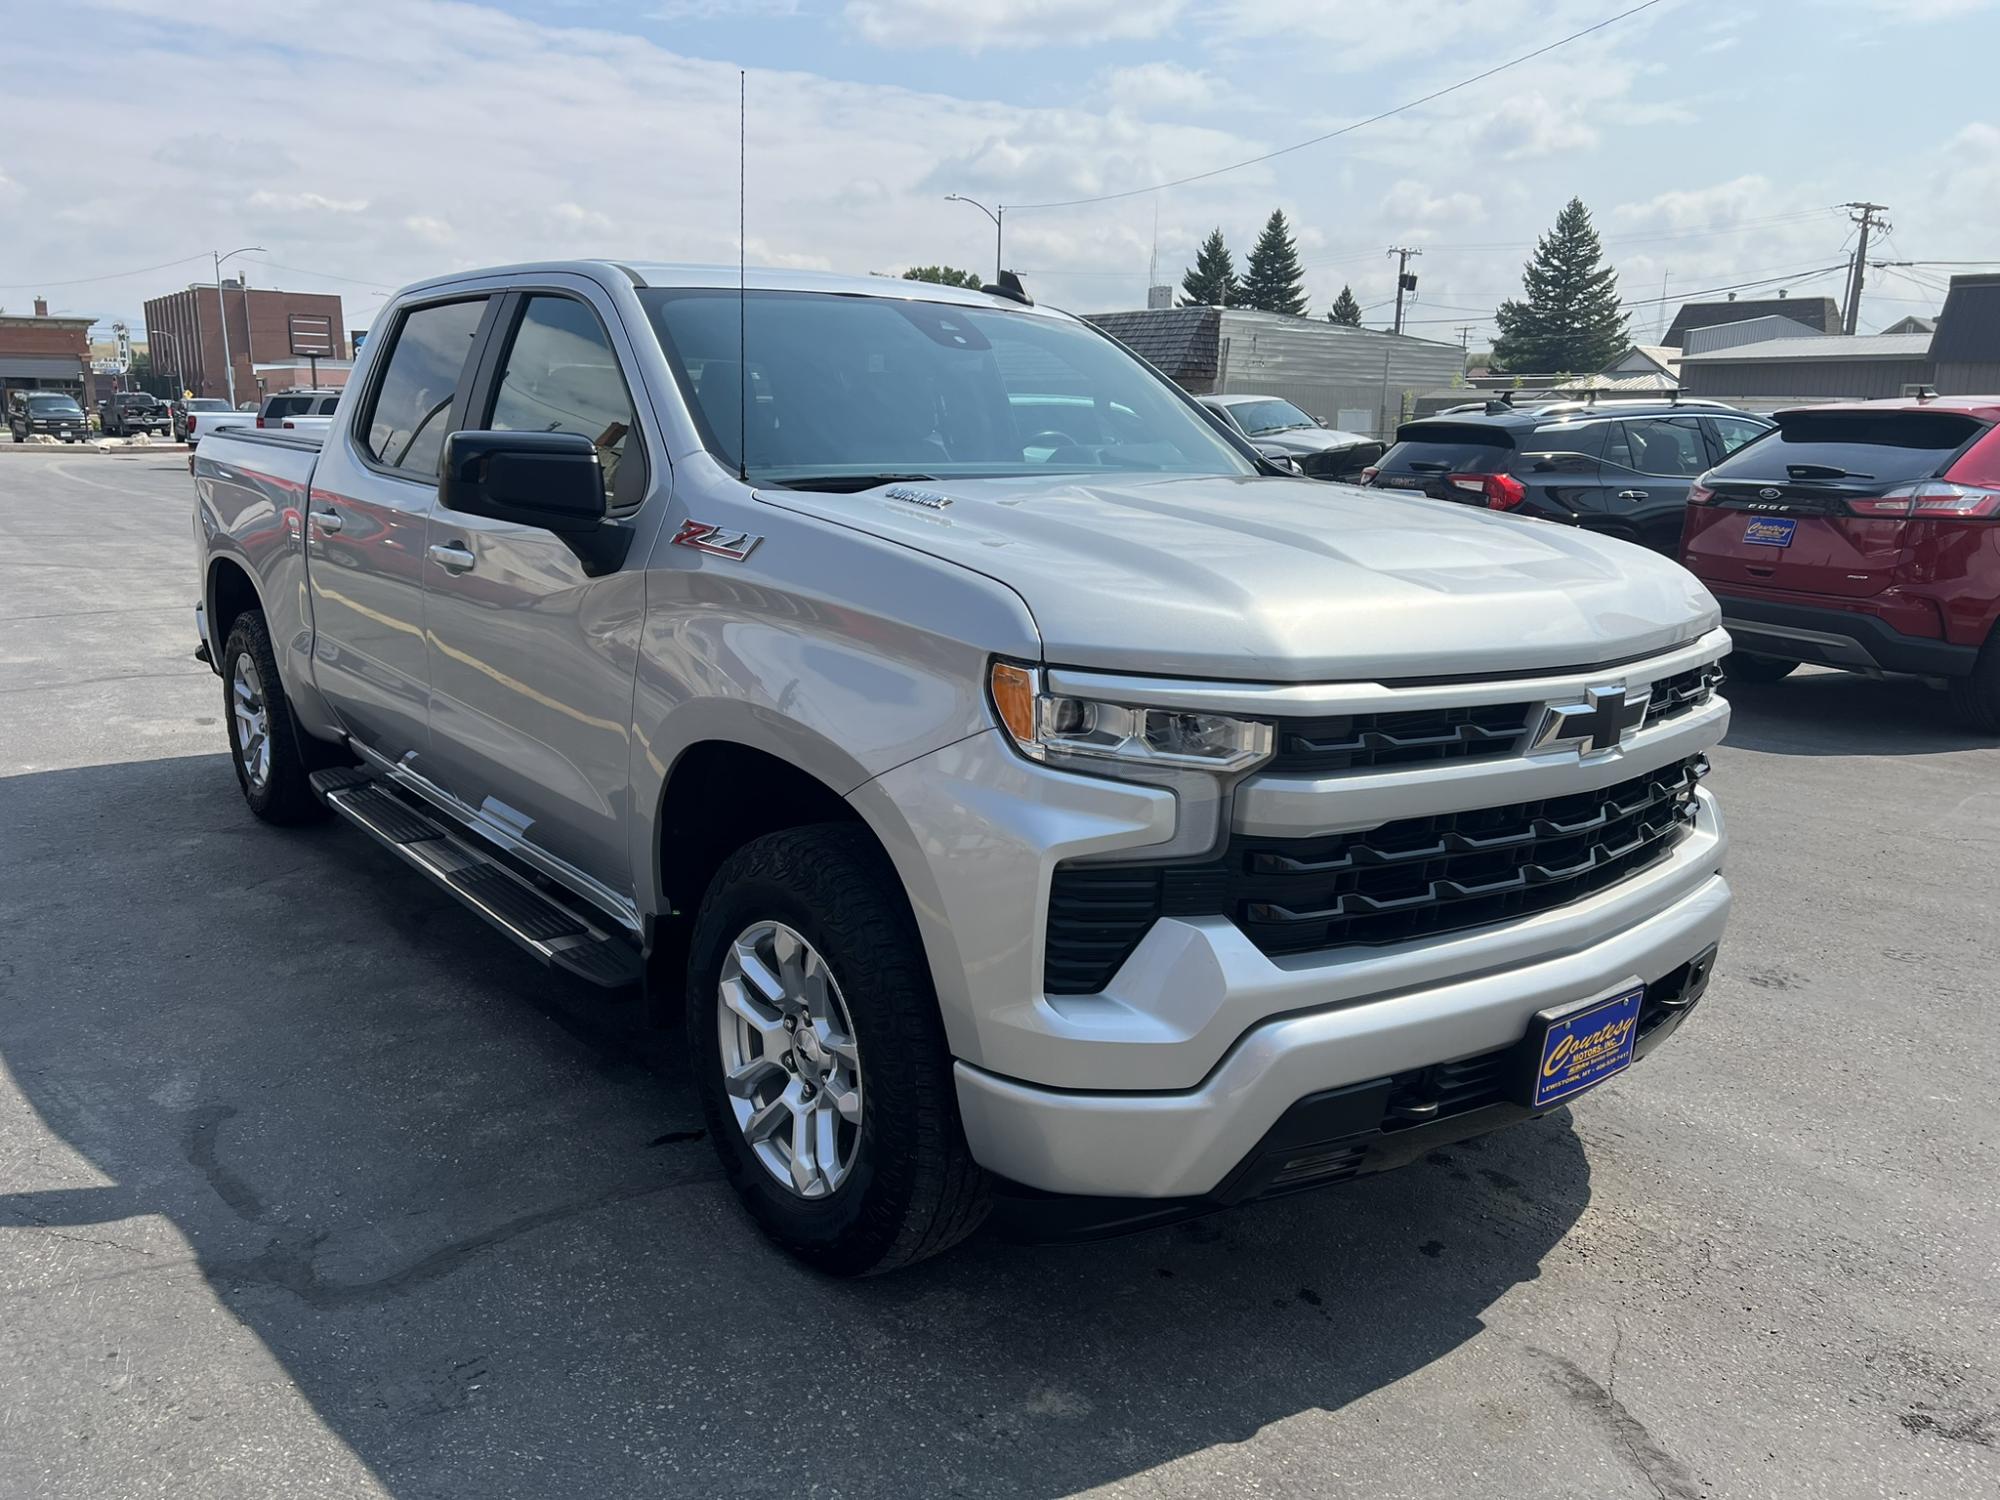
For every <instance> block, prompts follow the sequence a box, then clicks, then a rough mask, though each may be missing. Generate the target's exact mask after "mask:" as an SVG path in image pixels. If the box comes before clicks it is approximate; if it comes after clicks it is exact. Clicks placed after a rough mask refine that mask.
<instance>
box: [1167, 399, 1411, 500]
mask: <svg viewBox="0 0 2000 1500" xmlns="http://www.w3.org/2000/svg"><path fill="white" fill-rule="evenodd" d="M1195 399H1196V400H1197V401H1199V402H1200V403H1201V404H1202V405H1203V406H1205V407H1207V408H1208V409H1209V410H1210V411H1212V412H1214V413H1215V414H1216V415H1217V416H1219V417H1221V418H1222V420H1223V421H1224V422H1226V423H1228V424H1229V426H1230V427H1232V428H1234V429H1235V430H1236V431H1237V432H1239V433H1241V434H1242V435H1243V437H1244V438H1245V439H1246V440H1247V441H1248V442H1249V443H1250V444H1251V446H1252V447H1254V448H1256V450H1257V451H1258V452H1259V453H1262V454H1263V455H1264V456H1265V457H1267V458H1280V459H1290V460H1291V461H1292V462H1293V463H1295V464H1296V465H1297V466H1298V469H1299V472H1300V473H1302V474H1304V475H1306V476H1307V477H1308V478H1310V479H1346V480H1355V479H1359V478H1360V477H1361V473H1362V471H1363V470H1364V469H1366V468H1367V467H1368V465H1370V464H1372V463H1374V462H1375V460H1376V459H1378V458H1380V457H1381V456H1382V445H1381V444H1380V443H1378V442H1376V441H1375V440H1374V439H1373V438H1371V437H1368V436H1366V435H1364V434H1362V433H1358V432H1341V431H1339V430H1338V429H1337V428H1332V427H1327V426H1323V425H1322V424H1321V423H1320V421H1319V419H1318V418H1317V417H1313V416H1309V415H1307V414H1306V413H1305V412H1304V411H1301V410H1300V409H1299V408H1298V407H1296V406H1294V405H1292V403H1291V402H1289V401H1287V400H1285V399H1284V398H1283V397H1281V396H1248V395H1237V396H1197V397H1196V398H1195Z"/></svg>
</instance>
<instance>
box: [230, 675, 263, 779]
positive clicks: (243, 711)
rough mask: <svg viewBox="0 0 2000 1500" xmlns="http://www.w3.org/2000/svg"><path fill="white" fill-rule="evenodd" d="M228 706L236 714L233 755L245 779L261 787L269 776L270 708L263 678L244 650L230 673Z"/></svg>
mask: <svg viewBox="0 0 2000 1500" xmlns="http://www.w3.org/2000/svg"><path fill="white" fill-rule="evenodd" d="M229 707H230V711H231V712H232V713H233V714H234V715H235V716H236V759H237V763H238V764H239V765H241V766H242V767H243V776H244V779H245V780H247V781H248V782H249V783H250V786H251V788H252V789H253V790H256V791H262V790H263V789H264V784H265V783H266V782H267V781H269V780H270V779H271V708H270V703H269V700H268V699H266V697H265V695H264V679H263V677H262V676H261V675H259V673H258V671H257V663H256V662H254V661H252V660H251V659H250V653H249V652H247V651H244V652H239V653H238V654H237V657H236V665H235V667H234V668H232V669H231V671H230V675H229Z"/></svg>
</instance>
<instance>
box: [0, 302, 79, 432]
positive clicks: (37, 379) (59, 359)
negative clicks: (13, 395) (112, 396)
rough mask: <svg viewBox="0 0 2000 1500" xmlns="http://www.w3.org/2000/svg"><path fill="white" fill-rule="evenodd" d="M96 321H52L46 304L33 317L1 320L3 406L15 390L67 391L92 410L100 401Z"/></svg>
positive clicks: (0, 395)
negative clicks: (94, 358)
mask: <svg viewBox="0 0 2000 1500" xmlns="http://www.w3.org/2000/svg"><path fill="white" fill-rule="evenodd" d="M95 321H96V319H94V318H52V317H50V316H49V304H48V301H47V299H46V298H43V297H37V298H36V299H35V311H34V315H33V316H32V317H29V316H24V315H21V314H14V313H10V314H0V404H4V401H5V396H4V392H6V391H12V390H21V389H28V390H35V389H39V390H56V391H67V392H68V393H69V394H70V395H72V396H74V397H76V399H77V400H79V401H81V402H83V403H84V404H85V406H86V408H87V407H88V406H89V404H90V403H91V402H92V401H94V400H96V391H95V390H94V389H93V382H92V379H91V374H90V325H91V324H92V323H94V322H95Z"/></svg>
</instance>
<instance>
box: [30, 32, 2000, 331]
mask: <svg viewBox="0 0 2000 1500" xmlns="http://www.w3.org/2000/svg"><path fill="white" fill-rule="evenodd" d="M1636 3H1637V0H1539V3H1536V4H1533V5H1526V4H1519V3H1512V4H1510V3H1496V0H609V3H585V0H496V3H486V4H475V3H465V0H392V3H391V0H381V3H378V0H287V3H286V4H284V5H281V6H274V5H271V4H269V3H268V0H209V3H203V0H189V3H184V4H179V5H175V6H171V7H169V6H161V5H159V4H157V3H156V0H143V3H140V0H60V3H51V0H0V73H4V75H5V77H6V86H5V97H6V99H7V110H6V115H7V126H6V128H5V129H4V130H0V307H5V308H6V309H7V310H8V311H10V312H25V311H27V310H28V309H29V307H30V305H31V303H32V300H33V299H34V297H35V296H37V295H38V294H39V295H46V296H47V297H48V299H49V302H50V304H51V307H52V310H55V311H61V312H67V313H71V314H75V315H87V316H93V317H97V318H99V319H101V320H103V321H104V322H106V323H108V322H109V321H111V320H113V319H123V320H125V321H126V322H128V323H129V324H130V325H131V327H132V329H133V331H134V334H135V336H138V335H139V334H140V331H141V329H142V326H143V318H142V316H141V307H142V304H143V302H144V301H145V299H146V298H148V297H152V296H157V295H160V294H162V293H164V292H168V291H172V290H176V289H178V288H180V287H183V286H186V285H188V284H190V283H194V282H200V281H204V280H209V281H212V279H213V271H212V269H211V266H210V262H209V259H208V257H209V255H210V253H211V252H212V251H216V250H224V251H226V250H230V249H233V248H235V247H237V246H243V245H255V246H260V247H262V249H261V251H260V252H257V253H251V254H247V255H244V256H240V257H238V258H237V259H236V260H234V261H232V262H231V268H232V269H233V268H236V267H241V268H243V269H244V270H245V272H246V274H247V275H248V277H249V280H250V282H251V284H252V285H253V286H266V287H270V286H280V287H286V288H291V289H295V290H301V291H330V292H338V293H340V295H341V296H342V297H343V299H344V301H345V307H346V314H347V321H348V323H349V325H350V326H353V327H367V326H368V325H369V322H370V320H371V318H372V317H373V315H374V313H375V312H376V310H377V309H379V308H380V307H381V305H382V303H383V302H384V300H385V299H386V298H387V297H388V296H389V295H390V294H391V293H392V292H393V291H394V290H395V289H396V288H397V287H398V286H401V285H403V284H405V283H408V282H410V281H414V280H417V279H420V278H423V277H427V276H433V275H437V274H440V273H442V272H446V271H450V270H456V269H461V268H465V267H471V266H479V265H491V264H502V263H507V262H512V261H519V260H527V259H538V258H546V257H563V256H607V257H610V258H614V259H632V260H676V261H700V262H733V261H734V260H735V258H736V236H737V146H738V118H737V89H738V71H739V70H743V71H744V72H745V73H746V74H747V78H746V88H747V94H748V99H749V109H748V119H747V129H746V131H745V136H746V155H747V169H746V176H745V186H746V197H747V224H748V228H747V235H746V240H747V250H748V256H749V259H750V261H751V262H752V263H753V264H762V265H771V266H789V267H803V268H815V269H826V270H832V271H838V272H843V273H854V274H865V273H870V272H880V273H889V274H894V273H898V272H900V271H901V270H903V269H904V268H905V267H907V266H910V265H914V264H928V263H932V262H945V263H949V264H953V265H958V266H964V267H967V268H970V269H975V270H978V271H980V272H981V273H983V274H984V273H988V272H990V268H991V266H992V259H993V226H992V224H991V222H990V221H989V220H988V219H987V218H986V217H985V215H983V214H982V213H981V212H980V211H979V210H978V209H977V208H975V207H973V206H971V205H969V204H966V203H960V202H950V201H947V198H946V195H947V194H950V193H960V194H964V195H968V196H970V197H972V198H976V199H979V200H981V201H983V202H985V203H986V204H988V205H993V206H997V205H1000V204H1007V205H1012V207H1011V208H1010V209H1009V212H1008V214H1007V241H1006V261H1007V264H1008V265H1009V266H1010V267H1011V268H1014V269H1017V270H1019V272H1020V273H1021V275H1022V277H1023V279H1024V281H1025V282H1026V283H1027V286H1028V289H1029V291H1030V292H1031V293H1032V294H1033V295H1034V296H1035V297H1036V298H1037V300H1038V301H1042V302H1046V303H1052V304H1054V305H1056V306H1060V307H1066V308H1070V309H1073V310H1075V311H1078V312H1090V311H1099V310H1104V309H1111V308H1126V307H1140V306H1144V305H1145V296H1146V287H1147V285H1148V268H1149V264H1151V263H1152V262H1153V260H1154V258H1155V256H1157V265H1158V268H1159V279H1160V280H1161V281H1163V282H1173V283H1176V284H1178V282H1179V280H1180V277H1181V274H1182V272H1183V271H1184V270H1185V269H1186V267H1187V265H1188V264H1189V263H1190V262H1191V260H1192V259H1193V255H1194V250H1195V247H1196V245H1197V244H1198V243H1199V241H1200V240H1201V239H1202V238H1203V237H1204V236H1205V235H1206V234H1207V233H1208V232H1209V231H1210V230H1211V229H1212V228H1218V227H1219V228H1220V229H1221V230H1222V231H1223V233H1224V235H1225V237H1226V238H1227V240H1228V242H1229V244H1230V246H1231V247H1232V249H1233V250H1235V252H1236V253H1237V257H1238V262H1239V266H1240V263H1241V258H1242V256H1243V254H1244V252H1246V251H1247V250H1248V248H1249V246H1250V244H1251V242H1252V241H1253V240H1254V238H1255V236H1256V233H1257V231H1258V229H1259V228H1260V227H1261V226H1262V224H1263V222H1264V220H1265V218H1266V217H1267V216H1268V215H1269V213H1270V211H1271V210H1272V209H1273V208H1282V209H1283V210H1284V212H1285V214H1286V216H1287V218H1288V219H1289V220H1290V222H1291V224H1292V227H1293V230H1294V233H1295V234H1296V237H1297V240H1298V245H1299V251H1300V258H1301V260H1302V261H1303V263H1304V264H1305V266H1306V285H1307V291H1308V293H1309V296H1310V299H1311V311H1312V312H1313V313H1315V314H1318V313H1322V312H1324V311H1325V310H1326V308H1327V306H1328V305H1329V304H1330V303H1331V301H1332V300H1333V298H1334V296H1335V295H1336V294H1337V293H1338V292H1339V290H1340V289H1341V287H1342V286H1343V285H1351V286H1352V287H1353V289H1354V293H1355V295H1356V297H1357V298H1358V299H1359V300H1360V302H1361V303H1362V305H1363V307H1364V309H1366V311H1365V314H1364V322H1366V323H1368V324H1370V325H1373V326H1382V325H1385V324H1386V323H1387V322H1388V320H1389V318H1390V316H1391V312H1392V309H1391V307H1390V306H1389V303H1390V301H1391V299H1392V298H1393V295H1394V262H1393V260H1391V259H1390V258H1389V257H1388V256H1387V255H1386V254H1385V253H1384V252H1385V250H1386V249H1387V247H1389V246H1391V245H1408V246H1413V247H1416V248H1419V249H1421V250H1422V252H1423V254H1422V256H1421V258H1420V259H1418V260H1417V261H1416V262H1415V263H1414V266H1413V269H1414V270H1416V272H1417V273H1418V277H1419V286H1418V293H1417V300H1416V301H1415V302H1414V304H1413V305H1412V306H1411V307H1410V309H1409V310H1408V319H1409V322H1408V331H1410V332H1412V333H1415V334H1418V335H1421V336H1424V337H1431V338H1439V339H1445V340H1450V341H1452V342H1460V341H1463V342H1467V343H1469V344H1470V345H1471V346H1472V347H1474V348H1479V347H1482V346H1484V345H1485V344H1486V343H1488V342H1489V341H1490V338H1491V333H1492V326H1493V325H1492V315H1493V309H1494V307H1495V305H1496V304H1497V303H1498V302H1499V301H1500V300H1501V299H1502V298H1504V297H1508V296H1513V295H1517V294H1518V292H1519V289H1520V269H1521V263H1522V261H1523V260H1524V259H1525V258H1526V256H1527V255H1528V254H1529V252H1530V251H1531V250H1532V248H1533V245H1534V241H1535V239H1536V237H1537V236H1538V235H1540V234H1541V233H1543V232H1544V231H1545V230H1546V229H1547V228H1548V226H1549V224H1550V223H1551V222H1552V221H1553V220H1554V218H1555V216H1556V213H1557V212H1558V211H1559V210H1560V209H1561V207H1562V205H1563V204H1564V203H1565V202H1566V201H1567V200H1568V199H1569V198H1570V197H1571V196H1573V195H1574V196H1578V197H1581V198H1582V199H1583V200H1584V202H1585V203H1586V204H1587V205H1588V206H1589V208H1590V210H1591V212H1592V214H1593V216H1594V218H1595V221H1596V223H1597V226H1598V228H1599V230H1600V232H1601V233H1602V234H1603V236H1604V241H1605V249H1606V253H1607V256H1608V258H1609V260H1610V261H1611V263H1612V264H1613V265H1614V266H1615V267H1616V269H1617V271H1618V274H1619V287H1620V292H1621V295H1622V296H1623V297H1625V298H1626V299H1627V301H1628V302H1629V303H1630V304H1631V309H1630V310H1631V313H1632V332H1633V334H1634V336H1635V340H1636V341H1638V342H1647V341H1648V340H1650V339H1651V338H1652V337H1654V336H1655V335H1656V333H1657V331H1658V329H1659V328H1660V327H1662V326H1664V324H1665V322H1666V321H1667V318H1668V317H1669V316H1670V315H1671V311H1672V308H1673V307H1674V306H1675V305H1676V304H1678V302H1679V301H1680V300H1681V298H1682V297H1683V296H1687V295H1691V294H1696V293H1699V292H1701V291H1704V290H1706V289H1709V288H1719V287H1725V286H1731V285H1735V284H1738V283H1749V282H1765V283H1767V286H1765V287H1759V288H1750V287H1746V288H1745V289H1744V291H1743V292H1742V295H1744V296H1746V297H1748V296H1753V295H1771V294H1773V293H1774V292H1775V290H1776V288H1777V287H1778V286H1787V287H1788V288H1789V290H1790V294H1791V295H1794V296H1800V295H1812V294H1819V293H1828V294H1831V295H1834V296H1835V297H1838V296H1839V295H1840V291H1841V283H1842V279H1843V277H1844V261H1845V258H1846V257H1847V255H1848V254H1849V253H1850V250H1851V248H1852V244H1853V238H1852V237H1853V233H1854V228H1853V225H1852V224H1851V223H1850V222H1849V215H1848V213H1847V212H1846V211H1845V210H1843V209H1840V208H1837V207H1836V206H1835V205H1838V204H1840V203H1843V202H1846V201H1849V200H1872V201H1875V202H1878V203H1883V204H1886V205H1887V206H1888V213H1887V215H1886V217H1887V219H1888V221H1889V223H1890V225H1891V226H1892V228H1891V232H1890V233H1889V235H1888V236H1887V237H1886V239H1882V240H1878V241H1877V244H1876V246H1875V247H1873V248H1871V259H1872V258H1877V257H1878V256H1879V257H1880V258H1883V259H1892V260H1905V261H1917V262H1926V263H1928V264H1920V265H1916V266H1910V267H1901V268H1897V269H1895V270H1892V271H1886V272H1881V273H1874V274H1873V279H1872V281H1871V283H1870V286H1869V290H1868V295H1867V298H1866V301H1865V303H1864V307H1863V312H1862V320H1861V324H1862V328H1863V330H1864V331H1872V330H1875V329H1879V328H1882V327H1885V326H1887V325H1888V324H1890V323H1892V322H1894V321H1896V320H1897V319H1899V318H1901V317H1904V316H1906V315H1908V314H1912V313H1920V314H1927V313H1934V312H1935V311H1936V310H1937V308H1938V306H1939V304H1940V302H1941V300H1942V298H1941V291H1942V288H1943V286H1944V283H1945V279H1946V278H1947V277H1948V276H1949V275H1950V274H1951V268H1950V267H1949V266H1947V265H1943V264H1939V263H1942V262H1949V261H1954V260H1960V261H1972V260H1977V259H1979V258H1981V257H1985V258H1988V259H1989V260H1991V259H1994V258H1996V257H2000V93H1996V91H1995V90H1994V89H1993V87H1992V81H1991V67H1992V58H1993V57H1994V56H1995V55H1996V54H2000V0H1655V3H1654V4H1652V5H1651V6H1649V7H1647V8H1645V9H1643V10H1642V11H1641V12H1640V13H1639V14H1636V15H1632V16H1629V17H1627V18H1625V19H1623V20H1619V21H1616V22H1614V23H1613V24H1611V25H1608V26H1605V27H1604V28H1603V29H1601V30H1598V31H1595V32H1593V33H1592V34H1590V35H1588V36H1586V37H1583V38H1581V39H1580V40H1577V41H1574V42H1571V43H1569V44H1567V45H1564V46H1560V47H1558V48H1556V49H1555V50H1553V51H1550V52H1548V53H1546V54H1545V55H1543V56H1541V57H1539V58H1536V59H1533V60H1531V61H1528V62H1525V63H1522V64H1521V65H1519V66H1517V67H1512V68H1508V69H1506V70H1505V71H1502V72H1499V73H1498V74H1496V75H1495V76H1493V77H1490V78H1487V79H1485V80H1483V81H1480V82H1475V83H1472V84H1470V85H1469V86H1467V87H1464V88H1461V89H1458V90H1456V91H1455V92H1452V93H1450V94H1448V95H1446V96H1444V97H1442V98H1438V99H1435V100H1433V101H1431V102H1429V103H1424V104H1420V105H1418V106H1417V107H1416V108H1413V109H1409V110H1407V111H1405V112H1402V113H1399V114H1396V115H1394V116H1392V117H1391V118H1388V119H1384V120H1380V121H1375V122H1373V123H1365V124H1360V125H1359V126H1358V127H1357V128H1354V129H1352V130H1350V131H1348V132H1347V133H1345V134H1342V135H1340V136H1339V137H1338V138H1336V139H1333V140H1329V141H1326V142H1324V143H1322V144H1318V145H1311V146H1306V147H1304V148H1303V149H1300V150H1297V151H1292V152H1289V153H1287V154H1284V155H1280V156H1278V157H1276V158H1274V159H1272V160H1268V161H1264V162H1260V163H1257V164H1254V165H1250V166H1245V167H1242V168H1240V169H1238V170H1224V171H1218V170H1217V169H1223V168H1230V167H1232V166H1234V164H1236V163H1240V162H1244V161H1246V160H1248V159H1251V158H1255V157H1259V156H1262V155H1264V154H1266V153H1269V152H1272V151H1274V150H1278V149H1279V148H1282V147H1285V146H1288V145H1291V144H1293V143H1295V142H1299V141H1302V140H1305V139H1306V138H1308V137H1313V136H1318V135H1323V134H1325V133H1327V132H1331V131H1337V130H1342V129H1343V127H1349V126H1355V125H1356V122H1359V121H1366V120H1368V119H1369V117H1371V116H1374V115H1377V114H1380V113H1381V112H1383V111H1386V110H1391V109H1395V108H1397V107H1398V106H1401V105H1405V104H1408V103H1409V102H1410V101H1413V100H1417V99H1420V98H1422V97H1423V96H1426V95H1429V94H1431V93H1433V92H1434V91H1436V90H1439V89H1443V88H1447V87H1449V86H1451V85H1455V84H1459V83H1461V82H1463V81H1465V80H1467V79H1471V78H1472V77H1474V75H1477V74H1480V73H1483V72H1485V71H1486V70H1488V69H1490V68H1493V67H1495V66H1496V65H1499V64H1503V63H1507V62H1508V61H1509V60H1511V59H1514V58H1518V57H1520V56H1522V55H1523V54H1525V53H1528V52H1531V51H1534V50H1535V49H1537V48H1540V47H1544V46H1546V45H1548V44H1549V43H1552V42H1556V41H1558V40H1559V39H1561V38H1563V37H1565V36H1567V35H1569V34H1570V33H1573V32H1576V31H1579V30H1581V29H1582V28H1585V27H1588V26H1592V25H1594V24H1596V23H1598V22H1602V21H1605V20H1606V19H1607V18H1609V17H1612V16H1615V15H1617V14H1618V13H1619V12H1621V11H1625V10H1628V9H1630V8H1631V7H1632V6H1633V5H1634V4H1636ZM36 59H41V60H42V64H41V65H36V63H35V60H36ZM24 62H25V63H26V64H27V65H26V66H24V65H23V64H24ZM1210 172H1215V173H1216V175H1213V176H1209V177H1207V178H1205V179H1204V180H1202V181H1200V182H1196V183H1192V184H1188V185H1185V186H1178V187H1170V188H1166V189H1163V190H1160V191H1146V190H1147V189H1151V188H1154V187H1155V186H1156V185H1157V184H1160V183H1163V182H1168V181H1171V180H1174V179H1180V178H1185V177H1189V176H1192V175H1195V174H1200V173H1210ZM1135 190H1136V191H1135ZM1107 194H1124V195H1126V196H1121V197H1117V198H1115V199H1113V200H1112V201H1109V202H1100V203H1091V204H1080V205H1077V206H1073V207H1060V208H1031V207H1029V205H1036V204H1048V203H1059V202H1067V201H1069V200H1074V199H1079V198H1095V197H1100V196H1103V195H1107ZM1831 267H1840V268H1841V269H1827V268H1831ZM1663 290H1664V296H1665V299H1666V300H1664V301H1662V300H1661V299H1662V296H1663ZM1462 329H1463V330H1465V331H1464V332H1461V330H1462ZM102 333H103V330H100V336H102Z"/></svg>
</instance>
